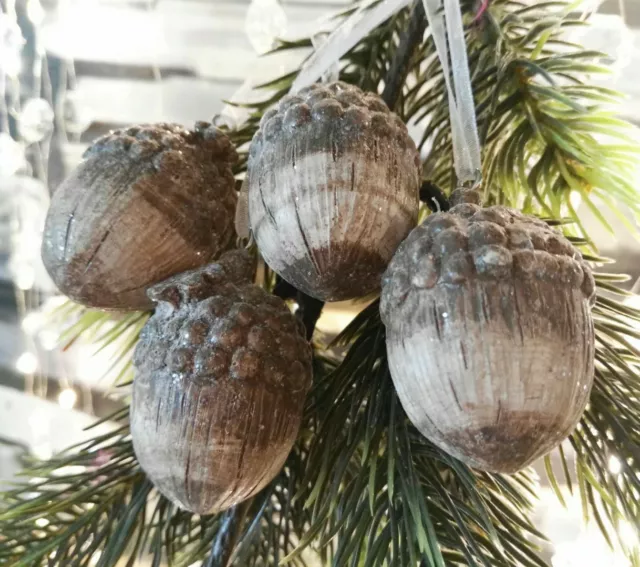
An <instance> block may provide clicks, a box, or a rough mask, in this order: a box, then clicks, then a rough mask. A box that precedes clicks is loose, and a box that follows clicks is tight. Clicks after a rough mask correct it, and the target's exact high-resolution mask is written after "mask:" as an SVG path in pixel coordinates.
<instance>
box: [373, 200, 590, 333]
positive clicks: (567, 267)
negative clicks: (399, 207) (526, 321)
mask: <svg viewBox="0 0 640 567" xmlns="http://www.w3.org/2000/svg"><path fill="white" fill-rule="evenodd" d="M512 278H515V279H516V280H523V281H525V280H536V281H540V282H549V283H551V284H553V285H557V286H559V287H561V288H565V289H574V290H576V291H580V292H581V294H582V295H583V296H584V298H585V299H586V300H587V301H588V302H589V304H590V305H593V303H594V302H595V280H594V278H593V274H592V273H591V268H590V267H589V265H588V264H587V263H586V262H584V261H583V260H582V256H581V254H580V252H579V251H578V250H577V249H576V248H575V247H574V246H573V245H572V244H571V242H569V240H567V239H566V238H565V237H564V236H563V235H562V234H560V233H559V232H558V231H556V230H554V229H553V228H552V227H550V226H549V225H548V224H547V223H545V222H544V221H542V220H540V219H537V218H534V217H531V216H527V215H524V214H522V213H520V212H519V211H516V210H513V209H509V208H507V207H502V206H493V207H488V208H484V209H483V208H481V207H480V206H479V205H477V204H474V203H461V204H458V205H455V206H454V207H452V208H451V209H450V210H449V212H447V213H435V214H432V215H430V216H429V217H427V219H426V220H425V221H424V222H423V223H422V224H421V225H420V226H418V227H417V228H416V229H414V230H413V231H412V233H411V234H410V235H409V237H408V238H407V239H406V240H405V241H404V242H403V243H402V245H401V246H400V247H399V248H398V251H397V252H396V254H395V256H394V258H393V260H392V261H391V263H390V264H389V268H388V269H387V271H386V273H385V275H384V279H383V293H382V297H381V315H382V318H383V321H384V323H385V325H387V326H392V325H393V324H394V322H395V321H399V320H401V319H402V316H403V315H406V316H407V317H410V316H411V314H412V313H415V305H414V304H413V298H414V296H413V295H412V294H411V293H412V292H413V291H415V292H419V291H421V290H434V291H435V289H434V288H438V287H444V288H451V287H464V286H468V285H469V284H470V283H472V282H473V281H476V280H477V281H479V282H485V281H491V280H493V281H499V280H501V279H504V280H511V279H512ZM416 299H417V298H416Z"/></svg>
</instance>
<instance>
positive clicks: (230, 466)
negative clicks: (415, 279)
mask: <svg viewBox="0 0 640 567" xmlns="http://www.w3.org/2000/svg"><path fill="white" fill-rule="evenodd" d="M252 273H253V267H252V264H251V262H250V261H249V260H248V258H247V255H246V253H244V252H240V251H233V252H227V253H225V254H224V255H223V256H222V258H221V260H220V262H219V263H217V264H213V265H208V266H205V267H202V268H199V269H197V270H193V271H191V272H187V273H185V274H181V275H179V276H175V277H173V278H170V279H169V280H167V281H166V282H163V283H161V284H159V285H156V286H154V287H153V288H151V290H150V291H149V294H150V296H151V297H152V298H153V299H154V301H156V302H157V309H156V312H155V314H154V315H153V317H151V319H150V320H149V322H148V323H147V325H146V326H145V327H144V329H143V331H142V333H141V336H140V341H139V343H138V345H137V347H136V350H135V354H134V365H135V370H136V376H135V380H134V397H133V404H132V417H131V420H132V421H131V427H132V436H133V442H134V449H135V452H136V455H137V457H138V460H139V461H140V464H141V465H142V467H143V469H144V470H145V472H146V473H147V474H148V475H149V477H150V478H151V480H152V481H153V482H154V484H155V485H156V486H157V487H158V489H159V490H160V491H161V492H162V493H163V494H165V495H166V496H167V497H168V498H170V499H171V500H172V501H173V502H176V503H177V504H178V505H180V506H181V507H183V508H186V509H188V510H191V511H193V512H197V513H200V514H208V513H213V512H216V511H219V510H222V509H225V508H228V507H230V506H232V505H234V504H237V503H238V502H240V501H242V500H244V499H246V498H248V497H249V496H251V495H253V494H255V493H256V492H258V491H259V490H261V489H262V488H263V487H264V486H265V485H266V484H267V483H268V482H269V481H270V480H271V479H272V478H273V477H274V476H275V475H276V474H277V473H278V471H279V470H280V469H281V467H282V465H283V463H284V461H285V459H286V457H287V455H288V454H289V451H290V450H291V447H292V445H293V443H294V441H295V439H296V436H297V433H298V429H299V425H300V419H301V416H302V409H303V404H304V398H305V396H306V393H307V391H308V389H309V387H310V385H311V349H310V347H309V344H308V343H307V341H306V339H305V336H304V328H303V326H302V325H301V323H300V322H299V321H298V320H297V319H296V318H295V317H294V316H293V315H292V314H291V312H290V311H289V309H288V308H287V306H286V304H285V303H284V302H283V301H282V300H281V299H279V298H278V297H275V296H273V295H271V294H269V293H267V292H265V291H264V290H263V289H261V288H259V287H257V286H255V285H252V284H251V283H250V280H249V277H250V275H251V274H252Z"/></svg>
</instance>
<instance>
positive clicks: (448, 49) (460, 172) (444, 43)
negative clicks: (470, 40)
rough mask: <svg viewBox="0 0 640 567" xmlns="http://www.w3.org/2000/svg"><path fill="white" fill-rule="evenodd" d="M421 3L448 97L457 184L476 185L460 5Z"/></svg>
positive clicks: (450, 0)
mask: <svg viewBox="0 0 640 567" xmlns="http://www.w3.org/2000/svg"><path fill="white" fill-rule="evenodd" d="M422 2H423V4H424V11H425V13H426V15H427V20H428V21H429V28H430V30H431V36H432V37H433V42H434V43H435V46H436V51H437V53H438V57H439V58H440V62H441V64H442V70H443V73H444V80H445V84H446V86H447V93H448V95H449V113H450V116H451V137H452V140H453V162H454V167H455V170H456V175H457V176H458V183H459V184H464V183H467V182H473V183H478V182H479V181H480V172H481V166H482V164H481V155H480V141H479V139H478V128H477V125H476V111H475V106H474V103H473V91H472V89H471V78H470V76H469V62H468V60H467V46H466V43H465V40H464V28H463V25H462V13H461V10H460V2H459V0H444V10H443V9H442V4H443V0H422ZM449 54H450V56H451V61H449Z"/></svg>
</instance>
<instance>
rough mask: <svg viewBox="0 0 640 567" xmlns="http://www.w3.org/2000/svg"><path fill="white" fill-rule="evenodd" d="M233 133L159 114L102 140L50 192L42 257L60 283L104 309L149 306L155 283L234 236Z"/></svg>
mask: <svg viewBox="0 0 640 567" xmlns="http://www.w3.org/2000/svg"><path fill="white" fill-rule="evenodd" d="M236 160H237V154H236V151H235V149H234V147H233V145H232V144H231V142H230V140H229V138H227V136H225V135H224V134H223V133H221V132H220V131H219V130H217V129H216V128H215V127H213V126H212V125H210V124H208V123H206V122H199V123H197V124H196V127H195V130H193V131H189V130H185V129H184V128H183V127H181V126H178V125H176V124H153V125H142V126H134V127H131V128H127V129H125V130H116V131H114V132H112V133H111V134H108V135H107V136H104V137H102V138H100V139H99V140H97V141H96V142H95V143H94V144H93V145H92V146H91V147H90V148H89V149H88V150H87V151H86V152H85V154H84V160H83V161H82V162H81V164H80V165H79V166H78V167H77V168H76V170H75V171H74V172H73V173H72V174H71V175H70V176H69V177H68V178H67V179H66V180H65V181H64V182H63V183H62V184H61V185H60V187H58V189H57V190H56V191H55V193H54V194H53V197H52V199H51V206H50V208H49V212H48V215H47V220H46V224H45V230H44V235H43V244H42V258H43V261H44V265H45V266H46V268H47V270H48V272H49V274H50V275H51V277H52V279H53V281H54V282H55V283H56V285H57V286H58V288H59V289H60V291H61V292H62V293H64V294H66V295H68V296H69V297H70V298H71V299H73V300H74V301H77V302H79V303H82V304H84V305H88V306H90V307H98V308H104V309H123V310H130V309H131V310H133V309H147V308H150V307H151V306H152V303H151V301H150V300H149V298H148V297H147V295H146V290H147V288H148V287H149V286H151V285H153V284H155V283H158V282H160V281H162V280H164V279H166V278H168V277H169V276H171V275H173V274H176V273H179V272H183V271H185V270H189V269H192V268H195V267H197V266H201V265H203V264H206V263H207V262H210V261H211V260H213V259H215V258H217V257H218V256H219V255H220V254H221V252H223V251H224V250H227V249H228V248H229V247H230V245H232V244H233V243H234V240H235V233H234V228H233V217H234V211H235V205H236V200H237V197H236V192H235V183H234V177H233V173H232V171H231V167H232V165H233V164H234V163H235V162H236Z"/></svg>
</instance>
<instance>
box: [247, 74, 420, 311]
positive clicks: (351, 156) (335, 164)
mask: <svg viewBox="0 0 640 567" xmlns="http://www.w3.org/2000/svg"><path fill="white" fill-rule="evenodd" d="M248 167H249V169H248V175H249V189H248V200H249V221H250V226H251V230H252V231H253V234H254V236H255V239H256V242H257V244H258V247H259V249H260V252H261V254H262V256H263V257H264V259H265V261H266V262H267V264H269V266H270V267H271V268H272V269H273V270H275V271H276V272H277V273H278V274H280V275H281V276H282V277H283V278H284V279H285V280H287V281H288V282H289V283H291V284H293V285H294V286H295V287H296V288H298V289H300V290H302V291H304V292H305V293H307V294H308V295H311V296H313V297H315V298H317V299H322V300H325V301H336V300H343V299H351V298H355V297H360V296H363V295H365V294H367V293H369V292H372V291H375V290H376V289H378V288H379V285H380V276H381V275H382V273H383V272H384V270H385V268H386V267H387V264H388V263H389V261H390V259H391V257H392V255H393V253H394V252H395V250H396V248H397V247H398V245H399V244H400V243H401V242H402V240H403V239H404V238H405V237H406V236H407V235H408V234H409V232H410V231H411V229H412V228H414V227H415V225H416V223H417V216H418V188H419V179H420V169H419V168H420V160H419V155H418V151H417V150H416V146H415V144H414V143H413V141H412V140H411V137H410V136H409V134H408V132H407V128H406V126H405V124H404V123H403V122H402V120H400V118H399V117H398V116H397V115H395V114H394V113H393V112H391V111H390V110H389V109H388V108H387V106H386V104H385V103H384V102H383V101H382V99H381V98H380V97H378V96H377V95H375V94H372V93H364V92H363V91H361V90H360V89H358V88H357V87H354V86H352V85H348V84H346V83H343V82H334V83H330V84H325V85H321V84H317V85H311V86H309V87H306V88H304V89H302V90H301V91H300V92H299V93H298V94H296V95H288V96H285V97H284V98H283V99H282V100H281V101H280V103H279V105H278V107H277V108H275V109H272V110H269V111H268V112H267V113H265V115H264V116H263V118H262V121H261V123H260V129H259V130H258V132H257V133H256V134H255V136H254V138H253V141H252V143H251V148H250V156H249V166H248Z"/></svg>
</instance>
